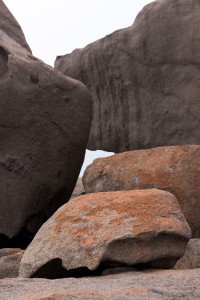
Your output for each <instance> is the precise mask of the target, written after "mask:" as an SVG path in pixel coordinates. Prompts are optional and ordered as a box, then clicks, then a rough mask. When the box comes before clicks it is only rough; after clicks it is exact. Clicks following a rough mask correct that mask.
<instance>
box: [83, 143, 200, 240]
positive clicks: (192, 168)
mask: <svg viewBox="0 0 200 300" xmlns="http://www.w3.org/2000/svg"><path fill="white" fill-rule="evenodd" d="M99 169H101V170H102V172H101V173H99V172H98V170H99ZM83 183H84V186H85V189H86V192H87V193H94V192H106V191H112V190H133V189H134V190H138V189H141V190H143V189H149V188H157V189H160V190H165V191H168V192H170V193H172V194H174V195H175V196H176V198H177V200H178V201H179V204H180V206H181V209H182V211H183V213H184V215H185V217H186V219H187V221H188V222H189V223H190V225H191V227H192V229H193V235H194V236H197V237H198V236H200V218H199V214H200V146H194V145H193V146H176V147H175V146H174V147H160V148H154V149H148V150H137V151H128V152H124V153H119V154H116V155H114V156H111V157H106V158H102V159H98V160H95V161H94V162H93V164H91V165H90V166H89V167H88V168H87V170H86V172H85V174H84V177H83Z"/></svg>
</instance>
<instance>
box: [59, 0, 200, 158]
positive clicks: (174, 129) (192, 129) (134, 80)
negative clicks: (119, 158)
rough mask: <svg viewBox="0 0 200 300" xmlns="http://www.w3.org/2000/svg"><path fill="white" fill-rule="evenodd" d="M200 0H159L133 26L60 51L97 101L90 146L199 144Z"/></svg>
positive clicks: (62, 61)
mask: <svg viewBox="0 0 200 300" xmlns="http://www.w3.org/2000/svg"><path fill="white" fill-rule="evenodd" d="M199 14H200V1H199V0H162V1H155V2H153V3H151V4H149V5H147V6H145V8H144V9H143V10H142V12H141V13H140V14H139V15H138V17H137V18H136V21H135V23H134V24H133V26H131V27H129V28H126V29H122V30H119V31H116V32H114V33H113V34H111V35H108V36H107V37H105V38H103V39H101V40H98V41H97V42H95V43H93V44H90V45H88V46H87V47H85V48H84V49H77V50H75V51H73V52H72V53H71V54H69V55H65V56H59V57H58V58H57V60H56V62H55V67H56V68H57V69H58V70H60V71H62V72H63V73H64V74H66V75H68V76H71V77H73V78H76V79H79V80H81V81H82V82H83V83H85V84H86V86H87V87H88V88H89V90H90V92H91V94H92V97H93V101H94V110H93V121H92V128H91V133H90V139H89V143H88V148H89V149H91V150H97V149H102V150H106V151H112V152H115V153H116V152H123V151H127V150H134V149H142V148H152V147H157V146H166V145H184V144H200V119H199V111H200V100H199V99H200V92H199V76H200V68H199V61H200V58H199V52H200V35H199V34H198V30H199V28H200V19H199Z"/></svg>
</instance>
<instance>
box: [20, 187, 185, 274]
mask: <svg viewBox="0 0 200 300" xmlns="http://www.w3.org/2000/svg"><path fill="white" fill-rule="evenodd" d="M189 238H190V228H189V226H188V224H187V222H186V221H185V219H184V216H183V214H182V212H181V210H180V206H179V204H178V201H177V199H176V198H175V196H174V195H172V194H170V193H168V192H164V191H160V190H156V189H151V190H144V191H142V190H132V191H114V192H104V193H96V194H89V195H84V196H80V197H78V198H76V199H74V200H73V201H70V202H69V203H67V204H66V205H64V206H62V207H61V208H60V209H59V210H58V211H57V212H56V213H55V214H54V215H53V216H52V217H51V218H50V219H49V220H48V221H47V223H46V224H45V225H44V226H43V227H42V228H41V229H40V230H39V232H38V234H37V235H36V237H35V239H34V241H33V242H32V244H31V245H30V246H29V248H28V249H27V250H26V252H25V255H24V256H23V259H22V263H21V266H22V267H21V274H22V275H23V276H27V274H29V275H30V274H32V273H33V272H35V271H36V270H37V269H38V268H39V267H40V266H42V265H43V264H45V263H47V262H48V261H51V260H52V259H54V258H60V259H61V260H62V263H63V267H64V268H66V269H67V270H70V269H75V268H81V267H87V268H89V269H90V270H95V269H96V268H97V267H98V266H99V264H100V263H101V262H102V261H107V260H108V261H118V262H122V263H125V264H128V265H132V264H134V263H141V262H146V261H149V260H150V261H151V260H157V259H160V258H162V259H163V258H169V257H173V255H174V256H175V258H177V257H180V256H181V255H182V254H183V253H184V250H185V245H186V243H187V240H188V239H189ZM155 247H156V249H157V250H156V251H155ZM27 265H28V267H27Z"/></svg>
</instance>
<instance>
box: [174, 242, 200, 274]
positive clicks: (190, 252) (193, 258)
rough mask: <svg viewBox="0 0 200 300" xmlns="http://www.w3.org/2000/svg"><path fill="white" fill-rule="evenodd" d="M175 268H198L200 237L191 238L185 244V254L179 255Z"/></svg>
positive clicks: (199, 262)
mask: <svg viewBox="0 0 200 300" xmlns="http://www.w3.org/2000/svg"><path fill="white" fill-rule="evenodd" d="M174 268H175V269H195V268H200V239H191V240H190V241H189V243H188V244H187V247H186V250H185V254H184V255H183V257H181V258H180V259H179V260H178V261H177V263H176V265H175V267H174Z"/></svg>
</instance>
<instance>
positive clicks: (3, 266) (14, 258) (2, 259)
mask: <svg viewBox="0 0 200 300" xmlns="http://www.w3.org/2000/svg"><path fill="white" fill-rule="evenodd" d="M23 254H24V251H23V250H21V249H0V279H3V278H14V277H18V274H19V264H20V261H21V258H22V256H23Z"/></svg>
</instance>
